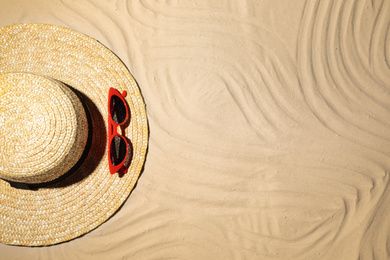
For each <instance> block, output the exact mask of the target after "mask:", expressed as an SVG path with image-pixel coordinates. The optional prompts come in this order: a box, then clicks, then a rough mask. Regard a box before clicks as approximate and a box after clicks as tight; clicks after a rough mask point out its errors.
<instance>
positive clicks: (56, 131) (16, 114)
mask: <svg viewBox="0 0 390 260" xmlns="http://www.w3.org/2000/svg"><path fill="white" fill-rule="evenodd" d="M0 103H1V108H0V118H1V119H2V124H1V136H2V138H1V139H0V165H1V166H2V167H1V168H0V178H2V179H5V180H10V181H15V182H23V183H43V182H48V181H52V180H54V179H57V178H58V177H60V176H62V175H64V174H65V173H66V172H68V171H69V170H70V169H71V168H72V167H73V165H75V164H76V163H77V161H78V160H79V159H80V157H81V155H82V153H83V151H84V147H85V145H86V143H87V139H88V121H87V117H86V113H85V111H84V108H83V105H82V103H81V102H80V100H79V98H78V97H77V96H76V94H75V93H74V92H73V91H72V90H70V89H69V88H68V87H67V86H65V85H64V84H62V83H61V82H59V81H56V80H54V79H49V78H46V77H42V76H38V75H34V74H28V73H4V74H0Z"/></svg>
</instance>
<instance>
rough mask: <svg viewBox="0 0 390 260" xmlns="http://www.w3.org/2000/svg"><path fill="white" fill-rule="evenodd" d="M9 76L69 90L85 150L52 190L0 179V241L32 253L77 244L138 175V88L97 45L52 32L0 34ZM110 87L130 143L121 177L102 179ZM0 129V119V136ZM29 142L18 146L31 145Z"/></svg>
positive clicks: (0, 65)
mask: <svg viewBox="0 0 390 260" xmlns="http://www.w3.org/2000/svg"><path fill="white" fill-rule="evenodd" d="M11 72H14V73H15V72H28V73H34V74H38V75H43V76H47V77H51V78H54V79H57V80H59V81H61V82H64V83H65V84H67V85H69V86H71V87H72V88H74V89H75V90H76V91H77V92H78V93H79V94H80V96H81V98H82V100H83V102H84V103H85V104H86V105H87V107H88V111H89V114H90V116H91V120H92V144H91V149H90V152H89V154H88V156H87V158H86V160H85V162H84V163H83V164H82V165H81V167H80V168H79V169H78V170H77V171H76V172H75V173H74V174H73V175H72V176H70V177H68V178H67V179H65V180H64V181H61V182H60V183H57V184H55V185H52V186H48V187H45V188H40V189H38V190H24V189H17V188H13V187H11V186H10V185H9V183H8V182H6V181H2V180H0V192H1V196H0V242H2V243H8V244H14V245H30V246H39V245H49V244H56V243H60V242H63V241H67V240H70V239H72V238H75V237H78V236H80V235H82V234H84V233H86V232H88V231H90V230H92V229H94V228H96V227H97V226H99V225H100V224H102V223H103V222H104V221H106V220H107V219H108V218H109V217H110V216H112V214H114V213H115V211H117V210H118V208H119V207H120V206H121V205H122V204H123V202H124V201H125V200H126V198H127V197H128V196H129V194H130V192H131V190H132V189H133V187H134V185H135V183H136V181H137V179H138V176H139V174H140V172H141V169H142V166H143V164H144V160H145V154H146V149H147V142H148V127H147V118H146V112H145V105H144V102H143V99H142V96H141V94H140V92H139V89H138V86H137V84H136V82H135V80H134V79H133V77H132V76H131V75H130V73H129V71H128V70H127V68H126V67H125V66H124V64H123V63H122V62H121V61H120V60H119V59H118V58H117V57H116V56H115V55H114V54H113V53H112V52H111V51H110V50H108V49H107V48H106V47H104V46H103V45H102V44H100V43H99V42H97V41H96V40H94V39H92V38H90V37H87V36H85V35H83V34H81V33H78V32H76V31H73V30H71V29H67V28H63V27H59V26H54V25H44V24H19V25H11V26H7V27H2V28H0V73H11ZM110 87H114V88H116V89H118V90H119V91H123V90H126V91H127V93H128V95H127V97H126V101H127V102H128V105H129V108H130V110H131V119H130V124H129V126H128V127H127V128H126V130H125V133H124V134H125V135H126V136H127V137H128V138H129V139H130V141H131V143H132V146H133V147H132V148H133V156H132V160H131V164H130V166H129V170H128V172H127V173H126V174H124V175H123V176H122V177H119V176H118V174H115V175H111V174H109V168H108V159H107V146H108V138H107V118H106V117H107V98H108V90H109V88H110ZM0 94H1V93H0ZM0 99H1V97H0ZM1 106H2V104H1ZM23 106H28V104H23ZM3 122H4V120H3V119H1V118H0V131H1V130H2V128H3V126H4V123H3ZM1 138H3V137H1ZM33 140H34V139H30V140H26V143H34V142H33Z"/></svg>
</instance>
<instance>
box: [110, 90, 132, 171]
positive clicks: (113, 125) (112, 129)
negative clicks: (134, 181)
mask: <svg viewBox="0 0 390 260" xmlns="http://www.w3.org/2000/svg"><path fill="white" fill-rule="evenodd" d="M113 96H117V97H118V98H120V99H121V100H122V102H123V104H125V107H126V118H125V120H123V122H122V123H120V124H117V123H115V122H114V120H113V119H112V115H111V99H112V97H113ZM126 96H127V92H126V91H123V92H122V94H121V93H119V91H118V90H116V89H115V88H110V90H109V91H108V141H109V143H108V165H109V168H110V173H111V174H114V173H116V172H118V171H119V170H122V171H123V173H126V172H127V167H126V166H125V165H124V163H125V161H126V159H127V157H128V155H129V143H128V141H127V139H126V138H125V137H124V136H123V135H121V134H119V133H118V130H117V128H118V126H121V125H124V124H126V123H127V121H128V120H129V117H130V110H129V107H128V105H127V102H126V100H125V99H124V98H125V97H126ZM115 136H119V137H120V138H122V139H123V140H124V141H125V143H126V155H125V157H124V159H123V161H122V162H121V163H120V164H118V165H114V164H113V163H112V160H111V149H112V147H111V145H112V140H113V139H114V137H115Z"/></svg>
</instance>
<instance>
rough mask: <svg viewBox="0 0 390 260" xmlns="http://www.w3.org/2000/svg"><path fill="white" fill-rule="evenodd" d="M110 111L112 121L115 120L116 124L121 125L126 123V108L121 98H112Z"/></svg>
mask: <svg viewBox="0 0 390 260" xmlns="http://www.w3.org/2000/svg"><path fill="white" fill-rule="evenodd" d="M110 109H111V111H110V112H111V117H112V120H114V122H115V123H116V124H121V123H123V122H124V121H125V119H126V106H125V104H124V103H123V101H122V100H121V99H120V98H119V97H117V96H112V97H111V103H110Z"/></svg>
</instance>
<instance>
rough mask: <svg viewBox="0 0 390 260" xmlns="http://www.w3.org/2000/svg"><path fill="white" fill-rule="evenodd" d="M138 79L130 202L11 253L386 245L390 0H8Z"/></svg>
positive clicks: (96, 255) (361, 251) (161, 253)
mask: <svg viewBox="0 0 390 260" xmlns="http://www.w3.org/2000/svg"><path fill="white" fill-rule="evenodd" d="M20 22H40V23H51V24H56V25H63V26H67V27H70V28H72V29H75V30H77V31H80V32H82V33H85V34H87V35H89V36H91V37H93V38H96V39H98V40H99V41H100V42H102V43H103V44H104V45H106V46H107V47H109V48H110V49H111V50H112V51H113V52H114V53H116V54H117V55H118V56H119V57H120V58H121V59H122V60H123V62H124V63H125V64H126V65H127V66H128V68H129V70H130V71H131V73H132V74H133V75H134V77H135V79H136V80H137V82H138V84H139V86H140V89H141V91H142V94H143V96H144V99H145V103H146V105H147V115H148V119H149V126H150V142H149V151H148V154H147V159H146V163H145V167H144V171H143V173H142V175H141V177H140V179H139V181H138V184H137V186H136V188H135V190H134V191H133V192H132V194H131V196H130V197H129V199H128V200H127V201H126V202H125V204H124V205H123V207H122V208H121V209H120V211H119V212H118V213H117V214H115V215H114V216H113V217H112V218H111V219H109V220H108V221H107V222H106V223H104V224H103V225H101V226H100V227H98V228H97V229H95V230H93V231H92V232H90V233H88V234H86V235H85V236H83V237H81V238H78V239H75V240H73V241H69V242H66V243H63V244H59V245H55V246H50V247H41V248H26V247H16V246H9V245H4V244H0V258H1V259H388V258H389V257H390V252H389V251H390V240H389V239H390V219H389V214H390V189H389V187H390V184H389V180H390V179H389V177H390V176H389V174H390V1H387V0H383V1H377V0H372V1H371V0H370V1H352V0H345V1H336V0H334V1H331V0H326V1H325V0H324V1H319V0H317V1H314V0H306V1H305V0H299V1H296V0H294V1H291V0H278V1H274V0H257V1H255V0H253V1H244V0H242V1H209V0H202V1H178V0H166V1H158V0H157V1H152V0H142V1H139V0H134V1H132V0H127V1H125V0H118V1H116V0H109V1H103V0H101V1H93V0H89V1H86V0H77V1H76V0H61V1H58V0H55V1H49V0H38V1H31V0H1V1H0V26H3V25H8V24H13V23H20Z"/></svg>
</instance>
